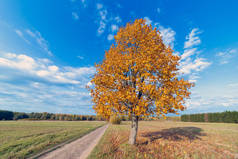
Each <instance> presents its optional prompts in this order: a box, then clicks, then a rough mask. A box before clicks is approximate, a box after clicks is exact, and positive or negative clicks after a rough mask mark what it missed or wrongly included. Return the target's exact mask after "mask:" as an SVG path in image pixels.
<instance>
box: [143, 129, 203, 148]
mask: <svg viewBox="0 0 238 159" xmlns="http://www.w3.org/2000/svg"><path fill="white" fill-rule="evenodd" d="M201 131H202V129H201V128H197V127H175V128H170V129H163V130H161V131H156V132H145V133H142V137H146V138H148V139H149V141H150V142H153V141H155V140H157V139H166V140H172V141H179V140H184V139H188V140H190V141H192V140H196V139H201V138H200V136H205V135H206V134H205V133H202V132H201ZM149 141H146V142H145V143H143V144H148V142H149Z"/></svg>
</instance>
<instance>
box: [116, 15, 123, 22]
mask: <svg viewBox="0 0 238 159" xmlns="http://www.w3.org/2000/svg"><path fill="white" fill-rule="evenodd" d="M114 20H115V21H116V22H117V23H120V22H121V21H122V20H121V18H120V17H119V16H116V17H115V18H114Z"/></svg>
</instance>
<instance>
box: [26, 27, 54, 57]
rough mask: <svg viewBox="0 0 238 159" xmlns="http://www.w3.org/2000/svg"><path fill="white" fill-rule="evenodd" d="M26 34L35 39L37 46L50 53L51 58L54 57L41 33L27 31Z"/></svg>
mask: <svg viewBox="0 0 238 159" xmlns="http://www.w3.org/2000/svg"><path fill="white" fill-rule="evenodd" d="M26 33H27V34H28V35H29V36H31V37H32V38H34V39H35V41H36V42H37V44H38V45H39V46H40V47H41V48H42V49H43V50H44V51H45V52H47V53H48V55H49V56H53V53H52V52H51V51H50V49H49V46H48V45H49V44H48V41H46V40H45V39H44V38H43V37H42V35H41V33H40V32H39V31H31V30H30V29H26Z"/></svg>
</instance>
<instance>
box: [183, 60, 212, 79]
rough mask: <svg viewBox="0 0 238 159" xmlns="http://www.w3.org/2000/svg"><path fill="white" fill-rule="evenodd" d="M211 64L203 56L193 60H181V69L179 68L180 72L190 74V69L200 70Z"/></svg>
mask: <svg viewBox="0 0 238 159" xmlns="http://www.w3.org/2000/svg"><path fill="white" fill-rule="evenodd" d="M209 65H211V63H210V62H207V61H206V59H204V58H196V59H195V60H194V61H191V59H189V60H186V61H184V62H181V69H180V70H179V72H180V73H183V74H185V75H186V74H190V73H192V71H197V72H199V71H202V70H204V69H205V68H206V67H208V66H209Z"/></svg>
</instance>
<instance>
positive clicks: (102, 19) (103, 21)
mask: <svg viewBox="0 0 238 159" xmlns="http://www.w3.org/2000/svg"><path fill="white" fill-rule="evenodd" d="M99 8H100V7H99ZM98 14H99V27H98V30H97V33H98V35H101V34H102V33H104V31H105V29H106V25H107V10H106V9H103V8H100V9H99V11H98Z"/></svg>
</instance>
